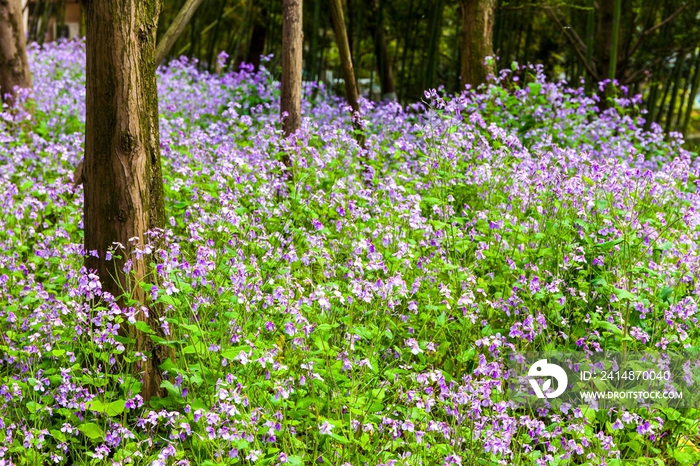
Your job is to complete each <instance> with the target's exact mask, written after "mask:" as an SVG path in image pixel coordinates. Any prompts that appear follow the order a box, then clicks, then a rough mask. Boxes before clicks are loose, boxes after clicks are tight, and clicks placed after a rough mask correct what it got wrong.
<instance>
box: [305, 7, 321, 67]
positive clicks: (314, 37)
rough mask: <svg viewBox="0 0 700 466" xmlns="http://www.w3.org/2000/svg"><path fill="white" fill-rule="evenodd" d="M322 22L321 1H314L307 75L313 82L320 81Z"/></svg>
mask: <svg viewBox="0 0 700 466" xmlns="http://www.w3.org/2000/svg"><path fill="white" fill-rule="evenodd" d="M320 22H321V0H314V22H313V25H312V26H311V57H310V58H309V61H308V63H307V64H306V73H307V74H308V75H309V77H310V79H311V80H312V81H317V80H318V62H319V58H318V29H319V24H320Z"/></svg>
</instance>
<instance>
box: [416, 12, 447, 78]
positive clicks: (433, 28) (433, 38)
mask: <svg viewBox="0 0 700 466" xmlns="http://www.w3.org/2000/svg"><path fill="white" fill-rule="evenodd" d="M436 1H437V4H436V5H435V8H434V9H433V19H432V21H431V25H430V39H429V41H428V60H427V61H426V68H425V75H424V76H423V79H424V81H423V86H421V87H423V89H429V88H432V87H434V86H435V73H436V70H437V61H438V55H439V54H440V33H441V23H442V10H443V7H444V6H445V3H444V2H443V0H436Z"/></svg>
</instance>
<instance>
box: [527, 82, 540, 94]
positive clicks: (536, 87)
mask: <svg viewBox="0 0 700 466" xmlns="http://www.w3.org/2000/svg"><path fill="white" fill-rule="evenodd" d="M527 87H529V88H530V95H538V94H539V93H540V90H542V84H540V83H528V85H527Z"/></svg>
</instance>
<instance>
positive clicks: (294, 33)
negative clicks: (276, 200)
mask: <svg viewBox="0 0 700 466" xmlns="http://www.w3.org/2000/svg"><path fill="white" fill-rule="evenodd" d="M282 16H283V18H282V89H281V91H282V95H281V98H280V113H281V115H282V118H283V121H282V127H283V129H284V135H285V136H289V135H290V134H292V133H294V132H295V131H296V130H298V129H299V127H300V126H301V71H302V58H301V53H302V46H303V41H304V31H303V29H302V23H301V21H302V0H283V1H282ZM285 113H286V114H287V115H286V116H284V114H285ZM284 161H285V165H287V166H289V165H290V163H289V160H288V159H287V158H285V160H284Z"/></svg>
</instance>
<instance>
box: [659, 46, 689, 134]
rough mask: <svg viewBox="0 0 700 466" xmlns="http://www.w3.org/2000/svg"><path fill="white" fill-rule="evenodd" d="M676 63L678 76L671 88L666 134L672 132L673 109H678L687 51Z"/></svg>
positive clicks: (681, 54)
mask: <svg viewBox="0 0 700 466" xmlns="http://www.w3.org/2000/svg"><path fill="white" fill-rule="evenodd" d="M678 60H679V61H678V64H677V65H676V70H677V71H676V77H675V79H674V80H673V89H672V90H671V101H670V102H669V103H668V111H667V112H666V127H665V128H664V131H666V134H668V133H670V132H671V128H673V111H674V110H675V109H676V98H677V97H678V93H679V91H680V83H681V77H682V76H683V65H684V64H685V53H683V52H681V53H680V57H679V59H678Z"/></svg>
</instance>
